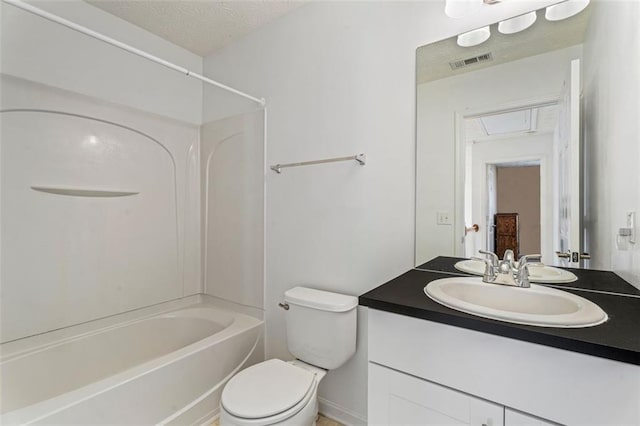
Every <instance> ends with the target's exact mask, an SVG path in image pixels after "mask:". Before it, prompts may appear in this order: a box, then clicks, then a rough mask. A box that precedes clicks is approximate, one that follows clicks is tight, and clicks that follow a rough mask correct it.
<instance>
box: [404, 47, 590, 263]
mask: <svg viewBox="0 0 640 426" xmlns="http://www.w3.org/2000/svg"><path fill="white" fill-rule="evenodd" d="M581 54H582V48H581V46H573V47H569V48H566V49H560V50H556V51H553V52H550V53H546V54H543V55H537V56H533V57H530V58H525V59H521V60H518V61H513V62H509V63H507V64H503V65H498V66H494V67H490V68H485V69H482V70H479V71H475V72H471V73H466V74H462V75H459V76H454V77H449V78H445V79H441V80H436V81H432V82H429V83H424V84H420V85H419V86H418V89H417V93H418V94H417V97H418V99H417V103H418V107H417V108H418V115H417V136H416V138H417V154H416V157H417V159H416V164H417V179H416V182H417V183H416V194H418V196H417V200H416V211H417V217H416V235H417V239H416V264H418V265H419V264H421V263H424V262H426V261H427V260H429V259H431V258H433V257H435V256H438V255H443V254H444V255H454V253H455V248H456V244H455V241H454V227H453V226H448V225H437V224H436V212H437V211H441V210H442V211H449V212H454V211H456V209H458V206H457V204H456V203H457V202H459V201H456V194H455V190H454V180H455V179H456V169H457V165H456V164H457V161H456V158H455V155H456V150H455V144H454V140H455V130H456V114H459V117H463V116H464V115H466V114H471V113H477V112H482V111H484V112H488V111H491V110H494V111H495V110H497V109H500V108H504V107H506V106H515V105H514V104H515V103H520V104H522V103H527V102H528V101H531V100H536V99H539V98H540V97H549V96H551V97H553V96H555V97H558V96H559V94H560V89H561V87H562V82H563V79H564V77H565V75H566V72H567V69H568V67H569V63H570V60H571V59H575V58H579V57H580V56H581ZM479 81H481V82H482V84H478V82H479ZM461 200H462V197H461V198H460V201H461ZM460 217H463V216H460ZM469 225H470V224H469Z"/></svg>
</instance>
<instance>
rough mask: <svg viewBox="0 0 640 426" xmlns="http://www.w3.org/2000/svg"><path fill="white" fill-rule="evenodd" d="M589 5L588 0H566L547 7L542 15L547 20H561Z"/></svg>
mask: <svg viewBox="0 0 640 426" xmlns="http://www.w3.org/2000/svg"><path fill="white" fill-rule="evenodd" d="M588 5H589V0H567V1H564V2H562V3H558V4H554V5H552V6H549V7H547V9H546V12H545V14H544V17H545V18H547V20H548V21H561V20H563V19H567V18H570V17H572V16H573V15H577V14H578V13H580V12H582V11H583V10H584V8H585V7H587V6H588Z"/></svg>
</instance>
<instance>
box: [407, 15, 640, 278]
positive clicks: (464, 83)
mask: <svg viewBox="0 0 640 426" xmlns="http://www.w3.org/2000/svg"><path fill="white" fill-rule="evenodd" d="M608 6H612V7H615V6H616V4H615V3H609V4H608ZM599 10H600V9H596V8H595V7H594V5H593V4H591V5H589V6H588V7H586V8H585V9H583V10H582V11H580V12H579V13H578V14H576V15H574V16H572V17H569V18H566V19H562V20H558V21H553V20H550V19H548V17H545V12H546V10H545V9H541V10H538V11H537V12H532V14H528V15H526V16H525V15H523V16H520V17H517V19H516V20H514V21H513V22H516V24H517V21H518V20H520V21H523V22H524V21H526V23H530V22H532V21H534V22H533V23H532V25H530V26H529V27H528V28H526V29H524V30H521V31H518V32H513V27H511V28H510V27H509V25H505V22H506V23H507V24H510V23H509V22H507V21H503V22H501V23H495V24H493V25H491V26H489V27H485V28H483V29H478V30H477V31H473V32H470V33H466V34H463V35H459V36H457V37H453V38H451V39H447V40H442V41H439V42H436V43H432V44H429V45H425V46H422V47H419V48H418V49H417V53H416V55H417V56H416V65H417V70H416V79H417V81H416V88H417V89H416V90H417V95H416V102H417V108H416V111H417V117H416V126H417V130H416V138H417V141H416V150H417V155H416V157H417V163H416V265H421V264H422V263H424V262H426V261H428V260H430V259H432V258H433V257H435V256H441V255H444V256H458V257H470V256H472V255H476V254H477V250H478V249H489V250H491V251H496V252H498V253H499V254H502V253H501V252H502V251H503V250H504V248H505V244H506V246H509V244H511V245H514V244H515V251H516V253H517V254H520V255H524V254H530V253H541V254H542V260H543V262H544V263H546V264H555V265H564V266H573V267H578V266H580V267H590V266H591V267H593V266H594V265H593V264H591V265H589V261H588V260H585V259H587V258H588V256H585V255H583V254H584V253H587V252H589V250H590V248H592V247H593V246H594V245H595V246H598V245H599V246H602V245H604V242H602V241H600V242H599V241H597V238H598V235H593V233H589V224H588V221H585V220H584V218H585V215H587V214H586V213H585V211H586V210H585V206H587V208H588V203H589V200H590V198H591V194H590V190H591V189H592V188H589V173H590V172H589V161H588V158H587V157H588V156H589V152H588V150H585V149H584V133H585V125H586V124H585V123H586V121H585V119H584V117H583V118H581V117H580V113H581V109H582V108H581V105H583V104H584V99H582V97H583V95H584V93H583V90H582V89H583V87H584V84H585V83H584V82H581V81H580V78H581V74H582V72H581V70H580V67H581V65H582V64H581V61H582V60H583V54H584V52H583V43H584V41H585V37H586V35H587V32H588V31H589V30H590V21H591V19H592V18H593V15H594V14H596V13H599ZM513 22H511V23H513ZM487 37H488V39H486V38H487ZM483 39H486V40H485V41H483V42H480V43H479V44H476V45H473V46H469V44H474V43H477V42H478V40H480V41H482V40H483ZM585 158H587V160H586V161H585ZM628 173H629V175H631V174H632V173H634V172H633V171H632V170H629V171H628ZM615 214H616V212H613V213H612V217H614V216H615ZM623 214H624V213H620V215H623ZM616 217H617V216H616ZM474 225H477V227H474ZM514 228H515V231H516V235H513V234H512V233H513V231H514ZM476 229H477V232H476ZM511 248H514V247H511ZM557 252H558V253H557ZM567 253H568V254H567ZM572 254H573V258H572ZM576 255H577V256H578V258H576ZM566 256H568V257H566ZM606 257H607V256H603V258H601V259H598V262H597V263H596V265H597V267H599V268H602V269H605V268H606V269H609V268H610V265H609V264H608V262H609V261H608V259H607V258H606ZM591 262H593V260H592V261H591Z"/></svg>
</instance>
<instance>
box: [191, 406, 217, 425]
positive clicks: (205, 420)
mask: <svg viewBox="0 0 640 426" xmlns="http://www.w3.org/2000/svg"><path fill="white" fill-rule="evenodd" d="M219 418H220V408H216V409H215V410H213V411H210V412H208V413H207V414H205V415H204V416H202V417H201V418H199V419H198V420H196V421H195V422H193V425H192V426H211V424H212V423H213V422H215V421H216V420H218V419H219Z"/></svg>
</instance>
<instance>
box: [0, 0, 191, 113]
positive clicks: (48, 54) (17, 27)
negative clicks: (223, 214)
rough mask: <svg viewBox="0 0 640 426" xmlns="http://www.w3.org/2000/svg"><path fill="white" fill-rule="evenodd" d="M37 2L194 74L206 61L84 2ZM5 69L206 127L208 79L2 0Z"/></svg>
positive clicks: (2, 41)
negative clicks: (205, 85) (204, 107)
mask: <svg viewBox="0 0 640 426" xmlns="http://www.w3.org/2000/svg"><path fill="white" fill-rule="evenodd" d="M33 4H34V5H35V6H36V7H39V8H42V9H44V10H46V11H48V12H51V13H54V14H56V15H59V16H61V17H63V18H66V19H69V20H71V21H73V22H75V23H78V24H80V25H84V26H86V27H89V28H90V29H92V30H95V31H98V32H101V33H103V34H105V35H107V36H109V37H113V38H115V39H117V40H119V41H122V42H124V43H128V44H130V45H132V46H134V47H137V48H139V49H143V50H146V51H148V52H149V53H151V54H153V55H157V56H159V57H161V58H163V59H166V60H168V61H172V62H174V63H176V64H178V65H182V66H184V67H185V68H188V69H191V70H193V71H195V72H198V73H200V72H202V58H201V57H199V56H197V55H195V54H193V53H190V52H188V51H186V50H185V49H182V48H181V47H178V46H176V45H174V44H172V43H169V42H168V41H166V40H163V39H161V38H160V37H158V36H155V35H153V34H151V33H149V32H147V31H145V30H143V29H141V28H139V27H136V26H134V25H131V24H129V23H127V22H125V21H123V20H122V19H119V18H117V17H115V16H113V15H111V14H109V13H106V12H104V11H102V10H100V9H98V8H96V7H93V6H91V5H89V4H87V3H85V2H82V1H39V2H34V3H33ZM0 14H1V15H2V29H1V31H2V32H1V37H0V38H1V46H0V47H1V49H0V50H1V59H2V62H1V65H2V72H3V73H5V74H9V75H13V76H16V77H21V78H24V79H28V80H32V81H36V82H40V83H43V84H47V85H50V86H53V87H58V88H61V89H66V90H71V91H73V92H77V93H80V94H84V95H89V96H94V97H96V98H100V99H102V100H105V101H109V102H114V103H117V104H121V105H126V106H130V107H133V108H137V109H140V110H143V111H148V112H152V113H156V114H160V115H163V116H167V117H171V118H175V119H178V120H182V121H186V122H189V123H194V124H200V123H201V117H202V83H200V82H199V81H198V80H195V79H191V78H188V77H186V76H184V75H182V74H180V73H178V72H176V71H172V70H169V69H166V68H164V67H161V66H159V65H157V64H155V63H152V62H150V61H148V60H146V59H143V58H140V57H137V56H135V55H132V54H131V53H128V52H125V51H124V50H121V49H118V48H116V47H113V46H110V45H108V44H106V43H103V42H101V41H98V40H96V39H93V38H91V37H89V36H86V35H84V34H81V33H79V32H76V31H73V30H71V29H69V28H66V27H63V26H61V25H59V24H56V23H53V22H50V21H48V20H46V19H43V18H41V17H39V16H36V15H33V14H31V13H28V12H25V11H23V10H21V9H18V8H16V7H14V6H11V5H8V4H6V3H4V2H0Z"/></svg>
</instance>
